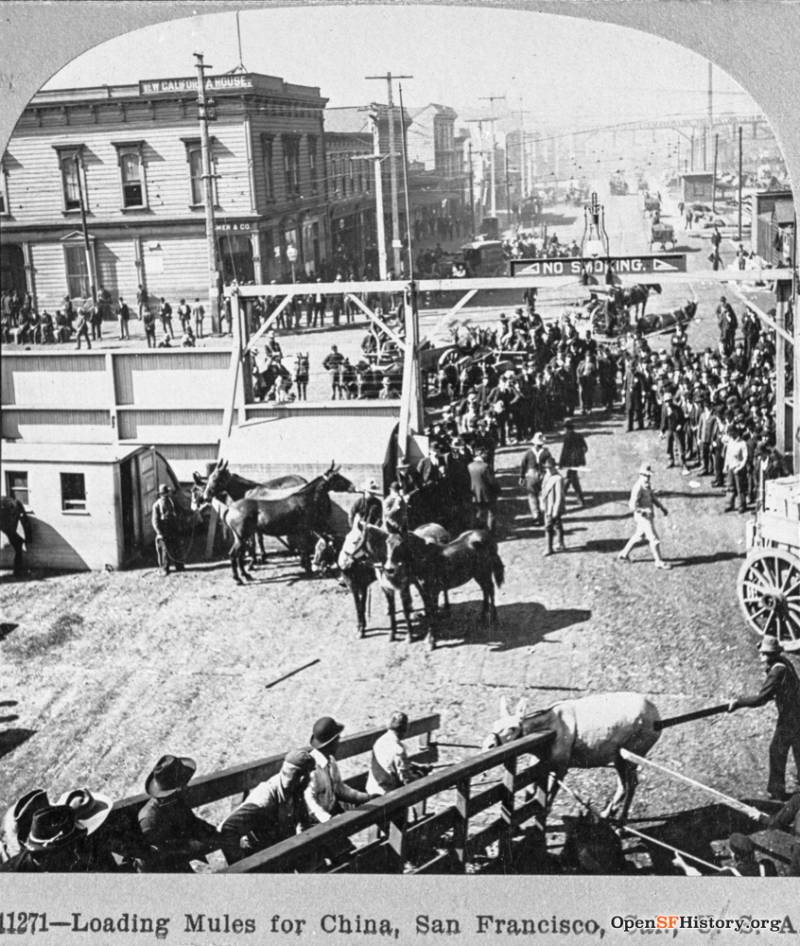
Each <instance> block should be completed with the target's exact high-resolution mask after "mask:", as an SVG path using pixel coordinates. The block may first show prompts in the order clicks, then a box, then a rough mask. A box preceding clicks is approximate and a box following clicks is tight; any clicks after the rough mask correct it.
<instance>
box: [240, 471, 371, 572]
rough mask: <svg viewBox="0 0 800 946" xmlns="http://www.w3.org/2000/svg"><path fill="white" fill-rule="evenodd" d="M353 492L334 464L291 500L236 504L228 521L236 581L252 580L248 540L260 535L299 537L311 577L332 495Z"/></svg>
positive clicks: (288, 497) (305, 567) (302, 560)
mask: <svg viewBox="0 0 800 946" xmlns="http://www.w3.org/2000/svg"><path fill="white" fill-rule="evenodd" d="M352 489H353V484H352V483H351V482H350V480H348V479H346V478H345V477H344V476H342V475H341V474H340V473H339V472H338V468H337V467H336V465H335V464H334V463H331V465H330V467H329V469H328V470H326V471H325V472H324V473H322V474H321V475H320V476H318V477H316V478H315V479H313V480H311V482H310V483H306V485H305V486H301V487H300V489H298V490H296V491H295V492H293V493H292V494H291V495H289V496H286V497H283V498H280V499H257V498H249V497H246V498H244V499H238V500H236V501H235V502H232V503H231V504H230V505H229V506H228V508H227V510H226V512H225V515H224V521H225V523H226V525H227V526H228V528H229V529H230V530H231V532H232V533H233V544H232V546H231V550H230V562H231V571H232V572H233V578H234V581H235V582H236V583H237V584H242V578H244V579H245V580H247V581H249V580H251V579H252V576H251V575H250V574H249V573H248V572H247V569H246V568H245V567H244V551H245V547H246V545H247V542H248V540H249V539H250V538H251V537H252V536H255V535H256V534H257V533H261V534H262V535H274V536H282V535H291V536H297V540H298V543H299V548H298V551H299V553H300V561H301V563H302V565H303V570H304V571H305V573H306V575H310V574H311V554H310V553H311V549H312V548H313V546H314V533H315V532H320V531H322V530H323V529H324V528H325V525H326V523H327V520H328V517H329V515H330V511H331V500H330V495H329V494H330V493H331V492H350V491H352Z"/></svg>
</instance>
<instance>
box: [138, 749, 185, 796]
mask: <svg viewBox="0 0 800 946" xmlns="http://www.w3.org/2000/svg"><path fill="white" fill-rule="evenodd" d="M196 768H197V763H196V762H195V761H194V759H189V758H188V757H186V756H174V755H162V756H161V758H160V759H159V760H158V762H156V764H155V766H154V768H153V771H152V772H151V773H150V774H149V775H148V776H147V780H146V781H145V783H144V790H145V791H146V792H147V794H148V795H150V797H151V798H165V797H166V796H167V795H171V794H172V793H173V792H177V791H178V789H180V788H183V786H184V785H186V784H187V783H188V782H189V780H190V779H191V777H192V776H193V775H194V773H195V769H196Z"/></svg>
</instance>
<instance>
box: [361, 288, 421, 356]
mask: <svg viewBox="0 0 800 946" xmlns="http://www.w3.org/2000/svg"><path fill="white" fill-rule="evenodd" d="M347 298H348V299H349V300H350V301H351V302H353V303H355V305H357V306H358V308H359V309H361V311H362V312H363V313H364V315H366V317H367V318H368V319H369V320H370V322H374V323H375V324H376V325H377V326H378V328H380V329H381V330H382V331H384V332H386V334H387V335H388V336H389V338H391V340H392V341H393V342H394V343H395V345H397V347H398V348H399V349H400V351H405V350H406V347H407V346H406V343H405V342H404V341H403V339H402V338H400V336H399V335H398V334H397V332H395V330H394V329H392V328H390V327H389V326H388V325H387V324H386V322H384V321H383V319H382V318H381V317H380V316H379V315H376V314H375V313H374V312H373V311H372V309H370V307H369V306H368V305H367V304H366V303H365V302H364V301H363V300H362V299H360V298H359V297H358V296H357V295H356V294H355V293H353V292H348V293H347Z"/></svg>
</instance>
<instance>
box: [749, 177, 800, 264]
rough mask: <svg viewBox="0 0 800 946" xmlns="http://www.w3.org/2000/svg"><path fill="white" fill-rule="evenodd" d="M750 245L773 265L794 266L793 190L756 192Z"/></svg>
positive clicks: (758, 254) (751, 216) (753, 201)
mask: <svg viewBox="0 0 800 946" xmlns="http://www.w3.org/2000/svg"><path fill="white" fill-rule="evenodd" d="M750 220H751V227H752V230H751V235H750V245H751V246H752V248H753V250H754V251H755V254H756V256H758V257H760V258H761V259H763V260H765V261H766V262H767V263H769V264H770V265H771V266H792V265H793V264H794V254H795V226H796V221H795V212H794V196H793V195H792V192H791V191H790V190H768V191H760V192H759V193H756V194H753V197H752V203H751V215H750Z"/></svg>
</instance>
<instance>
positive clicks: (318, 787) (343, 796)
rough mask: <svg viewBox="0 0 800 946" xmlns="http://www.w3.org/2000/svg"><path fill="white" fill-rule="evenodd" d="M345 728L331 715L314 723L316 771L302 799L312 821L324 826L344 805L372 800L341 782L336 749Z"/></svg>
mask: <svg viewBox="0 0 800 946" xmlns="http://www.w3.org/2000/svg"><path fill="white" fill-rule="evenodd" d="M343 729H344V726H343V725H342V724H341V723H337V722H336V720H335V719H332V718H331V717H330V716H322V717H321V718H320V719H318V720H317V721H316V722H315V723H314V728H313V730H312V733H311V750H310V751H311V757H312V759H313V760H314V763H315V768H314V771H313V772H312V773H311V779H310V781H309V783H308V786H307V788H306V790H305V800H306V805H307V806H308V812H309V814H310V816H311V819H312V821H317V822H319V823H324V822H326V821H330V819H331V818H332V817H333V816H334V815H338V814H341V813H342V811H344V808H343V805H345V804H347V805H363V804H364V803H365V802H368V801H369V800H370V798H371V797H372V796H371V795H369V794H368V793H367V792H359V791H357V790H356V789H355V788H351V787H350V786H349V785H347V784H346V783H345V782H344V781H343V780H342V776H341V774H340V772H339V766H338V765H337V764H336V750H337V749H338V748H339V737H340V736H341V733H342V730H343Z"/></svg>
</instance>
